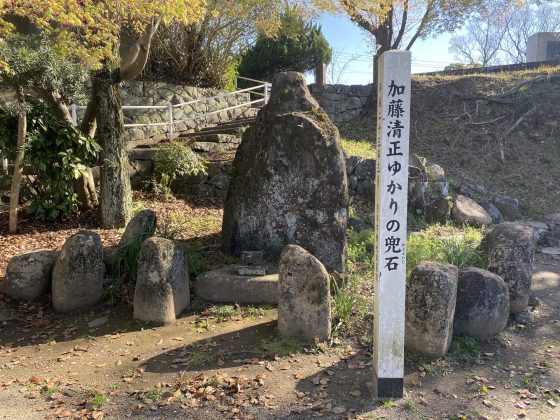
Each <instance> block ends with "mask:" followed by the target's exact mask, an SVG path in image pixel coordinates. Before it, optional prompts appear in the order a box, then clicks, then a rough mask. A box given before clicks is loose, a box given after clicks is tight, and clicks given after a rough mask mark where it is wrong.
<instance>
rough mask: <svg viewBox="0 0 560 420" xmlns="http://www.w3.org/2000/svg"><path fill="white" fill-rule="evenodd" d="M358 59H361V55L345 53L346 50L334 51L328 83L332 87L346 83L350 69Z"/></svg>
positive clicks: (328, 73)
mask: <svg viewBox="0 0 560 420" xmlns="http://www.w3.org/2000/svg"><path fill="white" fill-rule="evenodd" d="M358 59H361V57H360V56H359V55H356V54H349V53H345V52H344V50H334V51H333V54H332V61H331V63H330V64H329V67H328V70H327V82H328V83H329V84H331V85H336V84H341V83H345V79H344V76H345V74H346V72H347V71H348V67H350V65H351V64H352V63H353V62H354V61H355V60H358ZM372 60H373V56H372Z"/></svg>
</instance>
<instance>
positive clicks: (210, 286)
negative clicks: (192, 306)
mask: <svg viewBox="0 0 560 420" xmlns="http://www.w3.org/2000/svg"><path fill="white" fill-rule="evenodd" d="M238 268H239V266H237V265H231V266H226V267H222V268H220V269H218V270H214V271H208V272H206V273H203V274H201V275H200V276H198V277H197V279H196V281H195V284H194V293H195V295H196V297H198V298H199V299H202V300H205V301H208V302H216V303H253V304H257V303H271V304H277V303H278V269H277V268H276V267H272V266H267V267H266V271H267V272H268V273H269V274H267V275H265V276H241V275H239V274H237V269H238Z"/></svg>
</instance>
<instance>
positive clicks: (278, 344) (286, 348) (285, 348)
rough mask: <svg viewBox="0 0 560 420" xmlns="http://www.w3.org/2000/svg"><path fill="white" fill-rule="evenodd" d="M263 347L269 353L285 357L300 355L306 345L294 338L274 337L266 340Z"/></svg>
mask: <svg viewBox="0 0 560 420" xmlns="http://www.w3.org/2000/svg"><path fill="white" fill-rule="evenodd" d="M262 347H263V349H265V350H266V351H267V352H269V353H272V354H275V355H277V356H280V357H285V356H289V355H290V354H296V353H299V352H300V351H301V350H302V349H303V347H304V343H303V342H302V341H299V340H297V339H295V338H292V337H273V338H271V339H269V340H264V341H263V342H262Z"/></svg>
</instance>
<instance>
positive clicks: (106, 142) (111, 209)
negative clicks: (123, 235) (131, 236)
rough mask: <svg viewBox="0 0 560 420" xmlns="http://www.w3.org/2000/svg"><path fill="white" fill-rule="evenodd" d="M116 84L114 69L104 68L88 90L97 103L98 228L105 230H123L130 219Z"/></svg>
mask: <svg viewBox="0 0 560 420" xmlns="http://www.w3.org/2000/svg"><path fill="white" fill-rule="evenodd" d="M120 83H121V78H120V71H119V70H118V69H108V68H105V69H103V70H101V71H99V72H97V73H96V74H95V75H94V77H93V86H92V88H93V92H94V95H95V100H96V101H97V139H98V140H99V143H100V144H101V147H102V149H103V150H102V152H101V166H100V187H101V226H102V227H103V228H105V229H112V228H119V227H124V226H125V225H126V223H127V222H128V221H129V220H130V218H131V216H132V191H131V188H130V178H129V174H128V153H127V148H126V142H125V141H124V140H123V132H124V127H123V124H124V123H123V113H122V97H121V84H120Z"/></svg>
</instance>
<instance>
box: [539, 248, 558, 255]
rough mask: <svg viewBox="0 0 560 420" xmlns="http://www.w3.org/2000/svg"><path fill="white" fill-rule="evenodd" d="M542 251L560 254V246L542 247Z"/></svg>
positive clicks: (549, 253)
mask: <svg viewBox="0 0 560 420" xmlns="http://www.w3.org/2000/svg"><path fill="white" fill-rule="evenodd" d="M541 252H542V253H543V254H548V255H560V248H552V247H544V248H541Z"/></svg>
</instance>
